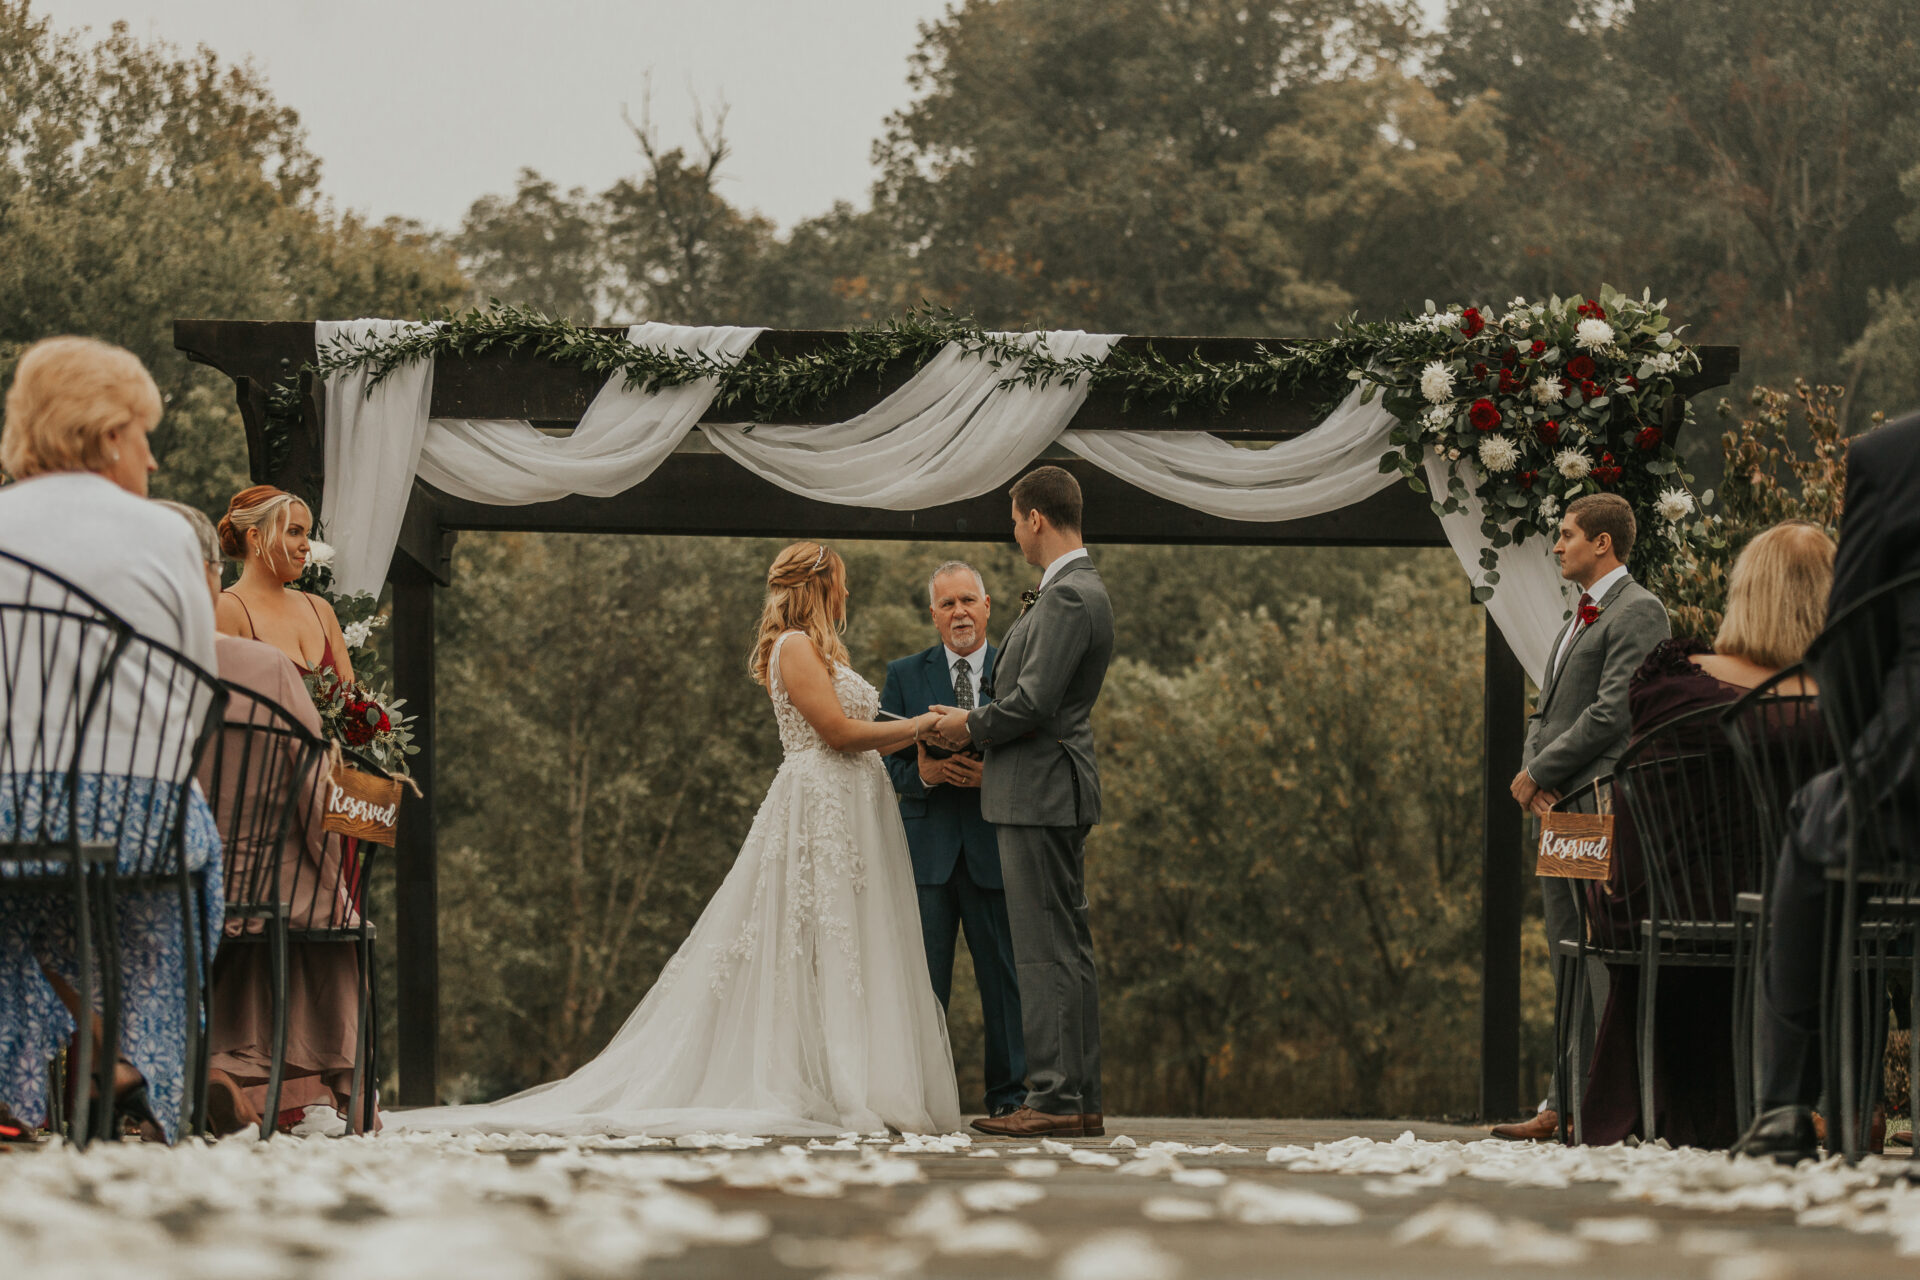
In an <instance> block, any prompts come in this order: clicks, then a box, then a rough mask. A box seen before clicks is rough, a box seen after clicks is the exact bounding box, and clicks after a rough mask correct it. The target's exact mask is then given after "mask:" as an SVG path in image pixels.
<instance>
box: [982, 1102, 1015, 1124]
mask: <svg viewBox="0 0 1920 1280" xmlns="http://www.w3.org/2000/svg"><path fill="white" fill-rule="evenodd" d="M1019 1109H1020V1104H1019V1103H1017V1102H1003V1103H1001V1104H1000V1105H999V1106H997V1107H995V1108H994V1109H993V1110H991V1111H989V1112H987V1115H988V1117H989V1118H991V1119H994V1120H999V1119H1002V1118H1004V1117H1006V1116H1010V1115H1012V1114H1013V1113H1014V1112H1016V1111H1018V1110H1019Z"/></svg>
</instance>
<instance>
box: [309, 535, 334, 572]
mask: <svg viewBox="0 0 1920 1280" xmlns="http://www.w3.org/2000/svg"><path fill="white" fill-rule="evenodd" d="M307 563H308V564H316V565H319V566H320V567H322V568H325V567H326V566H327V565H330V564H332V563H333V544H332V543H329V542H322V541H320V539H318V538H315V539H313V540H312V541H310V542H308V543H307Z"/></svg>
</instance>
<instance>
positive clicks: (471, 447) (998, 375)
mask: <svg viewBox="0 0 1920 1280" xmlns="http://www.w3.org/2000/svg"><path fill="white" fill-rule="evenodd" d="M401 327H402V326H400V325H398V324H396V323H395V322H393V321H387V320H358V321H350V322H325V323H322V324H319V325H316V326H315V333H314V337H315V340H316V342H317V343H318V344H319V345H321V346H322V347H324V346H325V345H326V344H327V343H328V342H330V341H332V340H334V339H335V338H337V337H340V336H343V335H349V336H355V335H368V334H372V335H381V334H386V333H391V332H394V331H395V330H397V329H399V328H401ZM759 333H760V330H758V329H750V328H725V327H714V328H686V327H682V326H676V325H663V324H643V325H635V326H634V327H633V328H632V329H630V330H629V331H628V338H629V340H631V341H632V342H634V343H636V344H638V345H643V346H648V347H656V348H659V349H663V350H679V351H687V352H696V353H705V354H707V355H709V356H711V357H713V358H714V359H716V360H719V361H722V362H727V363H731V362H733V361H737V360H738V359H739V358H740V357H741V356H742V355H744V354H745V352H746V351H747V349H748V348H749V347H751V346H752V345H753V341H754V339H755V338H756V337H758V336H759ZM1018 340H1019V341H1020V342H1021V343H1022V344H1023V345H1028V346H1031V345H1033V344H1036V343H1044V344H1045V347H1046V350H1047V351H1048V353H1049V354H1051V355H1053V356H1055V357H1058V358H1065V359H1071V358H1076V357H1080V356H1092V357H1095V358H1104V357H1105V356H1106V354H1107V353H1108V351H1110V350H1111V349H1112V346H1113V344H1114V342H1115V341H1117V338H1116V336H1115V335H1111V334H1089V333H1081V332H1078V331H1054V332H1049V333H1045V334H1026V335H1020V336H1019V338H1018ZM1013 372H1015V370H1014V369H1013V368H1012V367H1010V366H1002V367H1000V368H994V367H993V365H992V363H991V362H990V361H988V360H985V359H983V358H981V357H979V356H974V355H968V354H966V353H964V352H963V351H962V350H961V349H960V348H958V347H957V346H949V347H948V348H946V349H945V350H943V351H941V352H940V353H939V354H938V355H936V356H935V357H934V358H933V359H932V360H930V361H929V362H928V363H927V365H926V366H925V367H924V368H922V369H921V370H919V371H918V372H917V373H916V374H915V375H914V376H913V377H912V378H911V379H909V380H908V381H907V383H906V384H905V385H904V386H902V387H901V388H900V389H899V390H897V391H895V392H894V393H893V394H892V395H890V396H888V397H886V399H884V400H883V401H881V402H880V403H879V404H877V405H875V406H874V407H873V408H872V409H869V410H868V411H867V412H865V413H863V414H861V415H859V416H858V417H855V418H852V419H850V420H848V421H846V422H842V423H835V424H830V425H825V426H807V427H797V426H785V425H755V426H747V425H744V424H737V425H727V424H713V423H708V424H705V425H703V426H701V427H700V429H701V430H702V431H704V432H705V433H706V435H707V438H708V439H709V440H710V441H711V442H712V444H713V446H714V447H715V448H716V449H718V450H720V451H721V452H722V453H725V454H726V455H727V456H728V457H730V458H732V459H733V460H734V461H735V462H737V463H739V464H740V465H741V466H742V467H744V468H746V469H747V470H748V471H751V472H752V473H753V474H755V475H757V476H760V477H761V478H762V479H765V480H767V481H769V482H770V483H773V484H776V485H779V486H780V487H781V488H783V489H786V490H788V491H790V492H793V493H797V494H799V495H801V496H803V497H807V498H812V499H814V500H816V501H820V502H830V503H835V504H838V505H841V506H862V507H878V508H885V509H888V510H896V511H910V510H919V509H922V508H926V507H932V506H938V505H941V504H942V503H948V502H958V501H961V500H963V499H966V498H971V497H976V496H978V495H980V494H982V493H987V492H990V491H992V490H993V489H995V488H998V487H1000V486H1002V485H1004V484H1005V483H1007V482H1008V481H1009V480H1011V479H1012V478H1013V477H1014V476H1015V475H1016V474H1018V473H1019V472H1020V470H1021V469H1022V468H1024V467H1026V466H1027V465H1029V464H1030V463H1032V462H1033V461H1034V460H1035V459H1036V458H1038V457H1039V456H1040V455H1041V453H1042V452H1043V451H1044V450H1046V449H1047V448H1048V447H1049V446H1051V445H1054V444H1056V443H1057V444H1059V445H1060V446H1062V447H1064V448H1067V449H1069V450H1071V451H1073V452H1074V453H1076V454H1079V455H1080V456H1081V457H1083V458H1085V459H1087V461H1089V462H1091V463H1093V464H1094V465H1096V466H1098V467H1100V468H1101V469H1103V470H1105V471H1108V472H1111V473H1112V474H1113V475H1115V476H1117V477H1118V478H1120V479H1121V480H1124V481H1126V482H1127V483H1128V484H1131V485H1133V486H1135V487H1136V488H1139V489H1142V490H1144V491H1146V492H1148V493H1151V494H1154V495H1156V496H1158V497H1162V498H1165V499H1167V500H1169V501H1172V502H1177V503H1180V504H1181V505H1183V506H1188V507H1192V508H1195V509H1196V510H1200V511H1206V512H1209V513H1210V514H1213V515H1217V516H1221V517H1224V518H1227V519H1234V520H1252V521H1281V520H1298V519H1303V518H1305V517H1308V516H1314V515H1321V514H1324V513H1326V512H1329V511H1336V510H1339V509H1340V508H1342V507H1346V506H1351V505H1352V504H1353V503H1355V502H1359V501H1360V500H1362V499H1364V498H1366V497H1369V496H1371V495H1372V494H1375V493H1378V492H1379V491H1380V490H1382V489H1384V488H1386V487H1388V486H1390V485H1393V484H1397V483H1399V482H1400V480H1399V476H1398V475H1397V474H1396V473H1393V472H1387V473H1384V474H1383V473H1382V472H1381V471H1380V458H1381V457H1382V456H1383V455H1384V454H1385V453H1386V452H1387V451H1388V449H1389V448H1390V447H1391V444H1390V441H1389V439H1388V437H1389V435H1390V434H1391V432H1392V430H1393V425H1394V419H1393V417H1392V415H1391V414H1389V413H1388V412H1387V411H1386V410H1385V409H1383V408H1382V407H1381V406H1380V405H1379V404H1378V403H1377V402H1376V403H1373V404H1361V403H1360V399H1359V392H1358V390H1356V391H1355V392H1354V393H1353V394H1352V395H1350V396H1348V397H1347V399H1346V400H1345V401H1343V402H1342V403H1341V404H1340V406H1339V407H1338V408H1337V409H1335V410H1334V411H1333V413H1332V414H1330V415H1329V416H1328V417H1327V419H1326V420H1325V421H1324V422H1322V423H1320V424H1319V425H1318V426H1316V427H1315V428H1314V429H1313V430H1311V431H1309V432H1307V433H1306V434H1304V435H1302V436H1300V437H1298V438H1297V439H1294V440H1289V441H1285V442H1283V443H1280V444H1277V445H1274V446H1272V447H1271V448H1265V449H1258V448H1254V449H1249V448H1240V447H1237V446H1235V445H1233V444H1230V443H1228V442H1227V441H1225V440H1222V439H1220V438H1219V437H1217V436H1210V435H1205V434H1199V433H1193V432H1174V431H1129V432H1115V431H1099V432H1094V431H1074V430H1071V429H1070V428H1069V427H1068V424H1069V423H1070V422H1071V420H1072V418H1073V415H1074V412H1075V411H1076V410H1078V409H1079V407H1080V405H1081V403H1082V402H1083V401H1084V400H1085V399H1086V395H1087V382H1086V380H1085V379H1080V380H1078V381H1077V382H1076V383H1075V384H1073V385H1064V384H1049V385H1045V386H1036V387H1021V386H1013V387H1002V386H1001V385H1000V384H1001V383H1002V382H1003V381H1005V380H1006V379H1007V377H1008V375H1009V374H1011V373H1013ZM624 382H625V379H624V377H623V376H621V375H618V374H616V375H614V376H613V377H612V378H610V379H609V380H608V383H607V385H606V387H605V388H603V389H602V390H601V392H600V394H599V396H597V397H596V398H595V399H594V402H593V404H592V405H591V406H590V407H589V408H588V410H587V413H586V415H585V416H584V417H583V418H582V419H581V421H580V424H579V426H578V427H577V428H576V429H575V430H574V431H573V432H572V433H571V434H569V435H565V436H549V435H547V434H545V433H543V432H540V431H537V430H535V429H534V428H533V427H532V426H531V425H529V424H527V423H524V422H484V421H464V420H463V421H456V420H437V419H436V420H431V421H430V420H429V417H428V414H429V411H430V409H429V406H430V404H431V402H432V399H433V369H432V366H431V364H430V363H427V362H421V363H419V364H414V365H409V366H406V367H404V368H402V369H400V370H397V371H396V372H395V373H393V374H392V375H391V376H390V377H389V378H388V379H387V380H386V381H384V382H383V383H381V385H380V386H379V387H378V388H376V389H375V391H374V394H373V395H372V397H371V398H369V397H368V396H367V395H366V394H365V392H366V375H365V374H364V373H359V372H355V371H348V372H345V373H341V374H335V375H332V376H330V377H329V378H328V380H327V388H326V407H327V447H326V466H327V480H326V498H325V501H324V503H323V504H322V512H321V517H322V520H323V521H324V523H325V525H326V530H327V534H328V537H329V538H330V539H331V540H332V541H333V543H334V545H335V548H336V553H337V554H336V559H335V563H334V580H335V582H336V583H337V584H338V586H339V587H340V588H341V589H342V590H345V591H367V592H376V593H377V592H378V591H379V589H380V584H381V583H382V582H383V581H384V580H385V577H386V572H387V566H388V564H389V562H390V561H391V560H392V557H393V549H394V546H395V544H396V543H397V542H398V540H399V533H400V521H401V517H402V515H403V514H404V512H405V510H406V502H407V495H408V494H409V493H410V491H411V489H412V486H413V480H414V478H415V476H416V475H417V476H418V477H419V478H420V479H423V480H426V481H427V482H428V483H430V484H432V485H434V486H436V487H437V488H440V489H443V490H445V491H446V492H448V493H452V494H455V495H457V496H459V497H462V498H467V499H470V500H472V501H475V502H485V503H493V504H498V505H517V504H523V503H529V502H544V501H551V500H553V499H556V498H561V497H565V496H567V495H569V494H575V493H579V494H587V495H590V496H596V497H608V496H611V495H613V494H616V493H621V492H624V491H625V490H627V489H630V488H632V487H633V486H634V485H637V484H639V483H640V482H642V481H643V480H645V479H646V478H647V477H648V476H649V475H651V474H652V473H653V471H654V469H655V468H656V467H658V466H659V465H660V463H661V462H662V461H664V460H665V459H666V457H667V456H668V455H669V454H671V453H672V452H673V450H674V449H675V448H676V447H678V445H679V444H680V443H681V441H682V440H684V439H685V438H686V435H687V433H688V432H690V431H692V430H693V429H694V428H695V426H696V425H698V424H699V420H700V418H701V416H702V415H703V414H704V413H705V412H706V411H707V409H708V407H709V406H710V405H711V404H712V401H713V396H714V394H715V392H716V390H717V388H716V387H715V385H714V382H713V380H712V379H702V380H700V381H697V382H692V383H687V384H684V385H682V386H678V387H669V388H663V389H661V390H658V391H653V392H642V391H638V390H633V389H630V388H628V387H626V386H625V385H624ZM1427 473H1428V478H1429V481H1430V482H1431V484H1432V487H1433V491H1434V492H1435V493H1437V494H1444V493H1445V491H1446V488H1445V473H1444V471H1443V470H1442V469H1441V467H1440V464H1439V463H1438V461H1437V460H1434V459H1430V460H1429V461H1428V465H1427ZM1442 526H1443V527H1444V529H1445V531H1446V534H1447V539H1448V542H1449V544H1450V545H1451V546H1452V547H1453V550H1454V552H1455V554H1456V555H1457V556H1458V557H1459V560H1460V564H1461V567H1462V568H1464V569H1465V570H1466V571H1467V573H1468V575H1469V576H1470V577H1472V578H1473V580H1474V581H1475V583H1476V584H1478V583H1479V582H1480V581H1481V578H1482V571H1481V569H1480V551H1481V548H1482V546H1483V545H1484V539H1483V538H1482V537H1481V534H1480V516H1479V512H1478V509H1477V507H1476V508H1475V509H1474V510H1472V511H1471V512H1469V513H1468V514H1464V515H1457V516H1448V517H1445V518H1443V520H1442ZM1565 600H1566V598H1565V595H1564V593H1563V591H1562V584H1561V580H1560V576H1559V572H1558V569H1557V567H1556V566H1555V565H1554V562H1553V560H1552V557H1551V555H1550V554H1548V553H1547V552H1546V550H1545V546H1544V544H1542V543H1538V542H1533V541H1529V542H1528V543H1527V544H1526V545H1525V546H1523V547H1519V548H1507V549H1506V550H1505V551H1503V552H1502V554H1501V556H1500V582H1499V585H1498V589H1497V590H1496V591H1495V592H1494V596H1493V599H1492V601H1491V602H1490V604H1489V610H1490V612H1491V613H1492V615H1493V618H1494V620H1495V621H1496V622H1497V623H1498V624H1499V626H1500V629H1501V631H1502V633H1503V634H1505V635H1506V637H1507V639H1508V641H1509V643H1510V644H1512V646H1513V649H1514V652H1515V653H1516V654H1517V655H1518V656H1519V658H1520V662H1521V665H1522V666H1523V667H1525V668H1526V671H1527V673H1528V674H1529V675H1530V676H1532V677H1533V679H1534V681H1535V682H1536V683H1538V682H1539V681H1540V680H1541V678H1542V677H1543V675H1544V674H1545V671H1546V664H1547V655H1548V649H1549V647H1550V646H1551V644H1552V641H1553V636H1554V633H1555V632H1556V631H1557V630H1558V629H1559V627H1560V624H1561V622H1562V621H1563V620H1564V618H1565V616H1566V603H1565Z"/></svg>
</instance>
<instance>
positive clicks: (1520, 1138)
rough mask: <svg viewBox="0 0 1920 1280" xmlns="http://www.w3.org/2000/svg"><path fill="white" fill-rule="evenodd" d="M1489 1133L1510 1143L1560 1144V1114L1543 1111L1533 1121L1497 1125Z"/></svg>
mask: <svg viewBox="0 0 1920 1280" xmlns="http://www.w3.org/2000/svg"><path fill="white" fill-rule="evenodd" d="M1488 1132H1490V1133H1492V1134H1493V1136H1494V1137H1496V1138H1505V1139H1507V1140H1508V1141H1509V1142H1558V1141H1560V1113H1559V1112H1558V1111H1541V1112H1538V1113H1536V1114H1535V1115H1534V1117H1533V1119H1531V1120H1522V1121H1520V1122H1519V1123H1518V1124H1497V1125H1495V1126H1493V1128H1492V1129H1490V1130H1489V1131H1488Z"/></svg>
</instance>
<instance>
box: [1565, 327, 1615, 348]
mask: <svg viewBox="0 0 1920 1280" xmlns="http://www.w3.org/2000/svg"><path fill="white" fill-rule="evenodd" d="M1573 343H1574V345H1575V346H1577V347H1585V348H1586V349H1587V350H1588V351H1598V350H1599V349H1600V348H1602V347H1610V346H1612V345H1613V326H1612V325H1610V324H1608V323H1607V322H1606V321H1605V320H1591V319H1589V320H1582V321H1581V322H1580V323H1579V324H1578V325H1576V326H1575V327H1574V330H1573Z"/></svg>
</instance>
